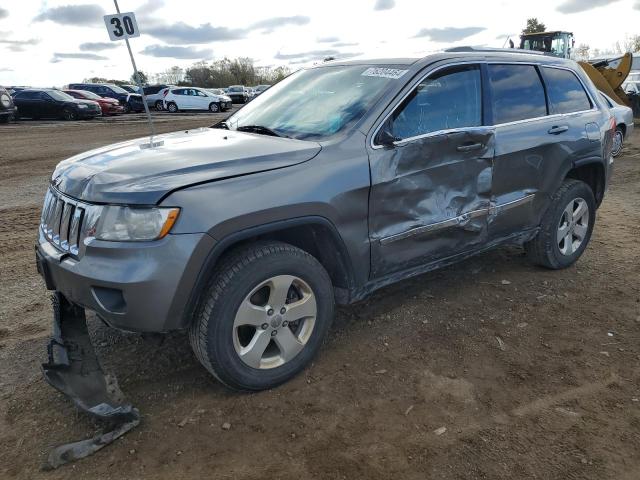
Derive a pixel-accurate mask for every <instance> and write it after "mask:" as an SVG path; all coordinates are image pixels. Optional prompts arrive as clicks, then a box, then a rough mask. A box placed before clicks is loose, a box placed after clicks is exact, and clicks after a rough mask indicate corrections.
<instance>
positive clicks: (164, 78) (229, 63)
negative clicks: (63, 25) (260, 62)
mask: <svg viewBox="0 0 640 480" xmlns="http://www.w3.org/2000/svg"><path fill="white" fill-rule="evenodd" d="M290 73H291V70H290V69H289V67H286V66H279V67H270V66H269V67H257V66H255V65H254V61H253V59H251V58H248V57H238V58H234V59H230V58H223V59H222V60H216V61H214V62H211V63H207V62H205V61H200V62H196V63H194V64H193V65H191V66H190V67H187V68H182V67H179V66H173V67H171V68H168V69H166V70H164V71H162V72H159V73H154V74H147V73H145V72H143V71H139V72H138V74H139V76H140V80H141V82H142V83H143V84H145V85H147V84H154V83H159V84H170V85H180V86H194V87H204V88H211V87H228V86H229V85H246V86H253V85H262V84H268V85H273V84H275V83H277V82H279V81H280V80H282V79H283V78H284V77H286V76H287V75H289V74H290ZM135 80H136V79H135V77H134V75H131V78H129V79H127V80H114V79H106V78H103V77H91V78H85V79H84V81H85V82H91V83H114V84H116V85H128V84H135V83H136V81H135Z"/></svg>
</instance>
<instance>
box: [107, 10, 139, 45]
mask: <svg viewBox="0 0 640 480" xmlns="http://www.w3.org/2000/svg"><path fill="white" fill-rule="evenodd" d="M104 24H105V25H106V26H107V31H108V32H109V38H110V39H111V41H112V42H113V41H116V40H124V39H125V38H134V37H139V36H140V30H138V23H137V22H136V16H135V14H134V13H133V12H128V13H118V14H116V15H105V16H104Z"/></svg>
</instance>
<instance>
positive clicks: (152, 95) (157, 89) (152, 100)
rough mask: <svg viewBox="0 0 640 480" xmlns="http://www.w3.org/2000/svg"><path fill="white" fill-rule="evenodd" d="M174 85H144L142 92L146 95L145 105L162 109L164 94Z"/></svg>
mask: <svg viewBox="0 0 640 480" xmlns="http://www.w3.org/2000/svg"><path fill="white" fill-rule="evenodd" d="M174 86H175V85H148V86H146V87H144V94H145V95H146V97H147V105H148V106H149V107H153V108H155V109H156V110H162V109H163V108H164V107H163V101H164V96H165V95H166V94H167V92H168V91H169V88H171V87H174Z"/></svg>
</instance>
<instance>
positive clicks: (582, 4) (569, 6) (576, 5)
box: [556, 0, 638, 13]
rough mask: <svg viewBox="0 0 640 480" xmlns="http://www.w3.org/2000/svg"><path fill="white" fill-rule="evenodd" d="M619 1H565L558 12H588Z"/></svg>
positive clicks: (636, 6) (559, 6)
mask: <svg viewBox="0 0 640 480" xmlns="http://www.w3.org/2000/svg"><path fill="white" fill-rule="evenodd" d="M618 1H620V0H565V1H564V2H563V3H561V4H560V5H558V6H557V8H556V10H558V11H559V12H561V13H578V12H586V11H587V10H592V9H594V8H598V7H604V6H606V5H609V4H611V3H615V2H618ZM635 8H638V2H636V5H635Z"/></svg>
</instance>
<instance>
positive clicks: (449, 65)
mask: <svg viewBox="0 0 640 480" xmlns="http://www.w3.org/2000/svg"><path fill="white" fill-rule="evenodd" d="M486 63H487V62H486V60H480V59H478V60H468V61H464V62H453V63H446V64H443V65H438V66H437V67H436V68H433V69H431V70H429V71H428V72H426V73H425V74H424V75H421V76H416V77H414V79H415V78H417V79H418V80H417V81H413V82H411V87H410V88H409V90H408V91H407V92H406V93H405V94H404V95H403V96H402V97H400V99H399V100H398V101H397V102H395V105H394V106H393V108H392V109H391V110H390V111H389V113H388V114H387V115H385V116H384V117H383V119H382V121H381V122H379V123H378V124H377V126H376V127H375V128H374V129H373V134H372V135H371V140H370V143H369V145H370V147H371V148H372V149H374V150H377V149H380V148H385V146H384V145H379V144H377V143H376V138H377V137H378V133H379V132H380V129H381V128H382V126H383V125H384V124H385V123H386V122H387V120H389V118H390V117H391V115H393V114H394V113H395V111H396V110H397V109H399V108H401V107H402V105H403V103H404V101H405V100H406V99H407V98H408V97H409V95H411V93H413V91H414V89H415V88H416V87H417V86H418V85H420V83H421V82H423V81H424V80H425V79H427V78H428V77H429V76H430V75H433V74H434V73H436V72H439V71H440V70H444V69H447V68H453V67H458V66H463V65H476V66H477V67H478V71H479V73H480V88H481V94H482V98H481V102H480V103H481V105H480V108H481V118H482V125H479V126H474V127H457V128H447V129H444V130H437V131H435V132H428V133H423V134H421V135H416V136H413V137H409V138H403V139H402V140H398V141H395V142H393V145H394V146H399V145H404V144H406V143H409V142H413V141H415V140H419V139H422V138H428V137H435V136H438V135H444V134H447V133H455V132H468V131H469V130H478V129H481V130H486V128H487V125H486V117H485V101H484V98H485V93H484V92H485V88H486V85H485V83H486V82H485V74H484V67H483V65H486Z"/></svg>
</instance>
